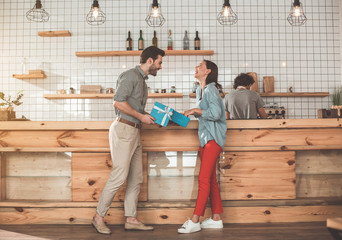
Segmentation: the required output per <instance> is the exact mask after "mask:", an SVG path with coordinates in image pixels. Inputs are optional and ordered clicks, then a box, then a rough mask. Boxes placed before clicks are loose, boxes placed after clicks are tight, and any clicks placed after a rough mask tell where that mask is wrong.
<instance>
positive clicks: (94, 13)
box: [93, 7, 99, 18]
mask: <svg viewBox="0 0 342 240" xmlns="http://www.w3.org/2000/svg"><path fill="white" fill-rule="evenodd" d="M98 16H99V11H98V8H97V7H94V8H93V17H94V18H97V17H98Z"/></svg>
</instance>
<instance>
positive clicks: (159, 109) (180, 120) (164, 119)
mask: <svg viewBox="0 0 342 240" xmlns="http://www.w3.org/2000/svg"><path fill="white" fill-rule="evenodd" d="M151 116H152V117H154V118H155V119H156V120H155V121H154V122H155V123H158V124H159V125H161V126H163V127H166V126H167V124H168V123H169V121H170V120H171V121H173V122H175V123H177V124H179V125H181V126H182V127H186V126H187V125H188V123H189V121H190V118H188V117H186V116H184V115H183V114H180V113H179V112H177V111H175V110H173V109H172V108H170V107H167V106H165V105H163V104H161V103H159V102H155V103H154V106H153V108H152V111H151Z"/></svg>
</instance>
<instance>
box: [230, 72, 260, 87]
mask: <svg viewBox="0 0 342 240" xmlns="http://www.w3.org/2000/svg"><path fill="white" fill-rule="evenodd" d="M254 82H255V81H254V79H253V77H252V76H250V75H248V74H247V73H240V74H239V75H238V76H237V77H236V78H235V79H234V86H233V88H234V89H237V87H238V86H244V87H247V86H249V85H252V84H253V83H254Z"/></svg>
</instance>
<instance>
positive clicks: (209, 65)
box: [203, 60, 222, 91]
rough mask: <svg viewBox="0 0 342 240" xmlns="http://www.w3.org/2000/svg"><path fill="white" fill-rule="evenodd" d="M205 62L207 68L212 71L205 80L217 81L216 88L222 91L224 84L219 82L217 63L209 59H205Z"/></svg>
mask: <svg viewBox="0 0 342 240" xmlns="http://www.w3.org/2000/svg"><path fill="white" fill-rule="evenodd" d="M203 61H204V62H205V65H206V66H207V69H210V70H211V71H210V73H209V75H208V76H207V79H206V80H205V83H206V84H209V83H212V82H214V83H215V86H216V88H217V89H218V90H219V91H220V90H222V85H221V84H219V83H218V82H217V77H218V68H217V65H216V64H215V63H213V62H212V61H209V60H203Z"/></svg>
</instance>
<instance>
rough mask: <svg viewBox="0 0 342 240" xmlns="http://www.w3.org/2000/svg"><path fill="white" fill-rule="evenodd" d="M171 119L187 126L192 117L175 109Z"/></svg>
mask: <svg viewBox="0 0 342 240" xmlns="http://www.w3.org/2000/svg"><path fill="white" fill-rule="evenodd" d="M171 121H172V122H175V123H177V124H179V125H181V126H182V127H185V128H186V126H188V123H189V121H190V118H188V117H186V116H184V115H183V114H180V113H179V112H176V111H173V114H172V117H171Z"/></svg>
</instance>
